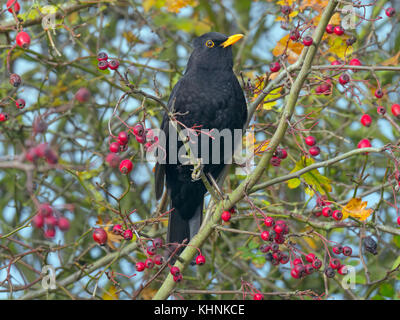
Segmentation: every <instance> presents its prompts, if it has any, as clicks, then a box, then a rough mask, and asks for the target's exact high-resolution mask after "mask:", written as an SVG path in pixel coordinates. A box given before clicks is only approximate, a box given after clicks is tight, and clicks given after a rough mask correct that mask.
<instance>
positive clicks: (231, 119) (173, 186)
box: [155, 32, 247, 243]
mask: <svg viewBox="0 0 400 320" xmlns="http://www.w3.org/2000/svg"><path fill="white" fill-rule="evenodd" d="M242 37H243V35H241V34H236V35H233V36H230V37H227V36H225V35H224V34H221V33H217V32H209V33H206V34H203V35H202V36H200V37H198V38H196V39H195V40H194V41H193V46H194V50H193V52H192V54H191V55H190V58H189V61H188V63H187V67H186V70H185V73H184V75H183V77H182V78H181V79H180V80H179V81H178V82H177V83H176V85H175V86H174V88H173V89H172V92H171V95H170V98H169V101H168V109H169V110H170V111H172V112H173V113H174V115H175V119H176V120H177V121H178V122H179V123H181V124H183V126H182V125H180V128H181V129H184V128H185V127H186V128H197V132H199V130H201V131H205V130H206V129H208V130H209V131H211V130H214V131H215V129H216V130H219V132H220V131H222V130H223V129H229V130H231V132H233V130H234V129H243V127H244V125H245V123H246V120H247V106H246V100H245V97H244V94H243V90H242V88H241V86H240V84H239V82H238V80H237V78H236V76H235V74H234V73H233V70H232V67H233V56H232V48H231V45H232V44H234V43H235V42H237V41H238V40H240V39H241V38H242ZM169 123H170V119H169V117H168V115H167V114H164V117H163V121H162V124H161V130H163V131H164V133H165V137H166V144H165V151H166V157H165V159H166V160H165V163H160V161H159V162H157V163H156V167H155V193H156V198H157V199H159V198H160V197H161V195H162V193H163V188H164V177H165V181H166V186H167V192H168V195H169V197H170V209H173V210H172V211H171V213H170V215H169V223H168V233H167V242H168V243H182V241H183V240H185V239H187V241H190V240H191V239H192V237H194V236H195V235H196V234H197V232H198V230H199V228H200V225H201V222H202V215H203V202H204V195H205V193H206V191H207V190H206V188H205V186H204V183H203V181H202V180H201V179H200V180H193V179H192V172H193V168H194V167H193V165H185V164H182V163H181V162H179V160H178V161H177V163H174V161H170V160H171V159H173V158H176V157H177V152H178V151H177V150H179V149H180V147H182V145H183V143H182V142H181V141H176V147H171V143H170V141H169V140H170V139H171V140H172V134H171V131H170V130H173V127H172V126H171V125H170V124H169ZM175 132H176V131H175ZM198 135H200V136H202V137H201V138H204V135H203V134H202V132H200V133H198ZM232 136H233V134H232ZM206 138H208V139H209V141H208V143H211V138H209V136H207V135H206ZM174 139H175V140H177V139H176V138H174ZM199 140H200V137H199ZM221 140H222V143H221V144H220V146H219V151H220V152H219V154H217V153H215V152H217V151H218V149H216V150H214V149H212V148H211V149H209V154H208V156H209V161H208V164H204V165H203V166H202V170H203V172H204V174H205V175H206V176H207V175H209V174H211V175H212V176H213V178H214V179H215V180H217V179H218V177H219V176H220V175H221V173H222V171H223V169H224V167H225V166H226V160H229V155H228V152H225V148H224V143H225V139H221ZM173 143H174V142H173ZM197 147H198V150H199V152H198V154H202V153H201V148H203V144H201V146H200V143H198V145H197ZM173 153H175V154H173ZM230 154H231V153H230ZM213 156H214V157H213ZM215 158H216V159H217V161H214V160H215ZM230 158H231V156H230ZM211 159H213V161H212V160H211ZM203 160H205V159H203ZM204 163H207V161H205V162H204Z"/></svg>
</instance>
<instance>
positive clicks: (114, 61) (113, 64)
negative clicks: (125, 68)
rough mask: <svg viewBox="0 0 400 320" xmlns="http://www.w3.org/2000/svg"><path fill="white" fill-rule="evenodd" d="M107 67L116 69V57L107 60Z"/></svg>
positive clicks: (117, 64)
mask: <svg viewBox="0 0 400 320" xmlns="http://www.w3.org/2000/svg"><path fill="white" fill-rule="evenodd" d="M108 67H109V68H110V69H111V70H115V69H118V67H119V61H118V60H116V59H112V60H110V61H108Z"/></svg>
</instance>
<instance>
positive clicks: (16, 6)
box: [6, 0, 21, 13]
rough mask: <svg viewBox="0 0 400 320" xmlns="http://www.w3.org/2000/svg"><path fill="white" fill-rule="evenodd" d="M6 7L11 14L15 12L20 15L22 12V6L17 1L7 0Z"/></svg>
mask: <svg viewBox="0 0 400 320" xmlns="http://www.w3.org/2000/svg"><path fill="white" fill-rule="evenodd" d="M13 3H14V5H13ZM6 7H7V10H8V12H11V13H12V12H13V10H14V12H15V13H18V12H19V11H20V10H21V6H20V4H19V2H18V1H15V0H7V2H6Z"/></svg>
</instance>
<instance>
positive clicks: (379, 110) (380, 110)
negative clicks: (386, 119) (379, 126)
mask: <svg viewBox="0 0 400 320" xmlns="http://www.w3.org/2000/svg"><path fill="white" fill-rule="evenodd" d="M376 112H377V113H378V114H379V115H381V116H383V115H384V114H385V113H386V109H385V108H384V107H382V106H378V107H377V108H376Z"/></svg>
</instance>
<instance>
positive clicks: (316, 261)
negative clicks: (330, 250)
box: [312, 258, 322, 269]
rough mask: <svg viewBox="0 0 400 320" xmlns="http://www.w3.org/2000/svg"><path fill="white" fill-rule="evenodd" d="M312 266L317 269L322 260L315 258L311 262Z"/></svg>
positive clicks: (320, 265)
mask: <svg viewBox="0 0 400 320" xmlns="http://www.w3.org/2000/svg"><path fill="white" fill-rule="evenodd" d="M312 266H313V268H314V269H319V268H321V267H322V261H321V260H320V259H318V258H317V259H315V260H314V261H313V262H312Z"/></svg>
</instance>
